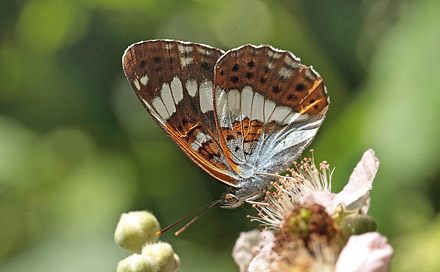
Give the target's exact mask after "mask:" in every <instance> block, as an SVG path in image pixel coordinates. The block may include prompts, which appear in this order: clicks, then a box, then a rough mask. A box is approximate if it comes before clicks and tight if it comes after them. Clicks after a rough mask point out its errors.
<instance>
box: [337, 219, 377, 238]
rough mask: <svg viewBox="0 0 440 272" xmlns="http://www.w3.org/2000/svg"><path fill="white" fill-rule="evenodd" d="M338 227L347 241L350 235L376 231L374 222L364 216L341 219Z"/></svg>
mask: <svg viewBox="0 0 440 272" xmlns="http://www.w3.org/2000/svg"><path fill="white" fill-rule="evenodd" d="M340 226H341V228H342V230H343V231H344V234H345V237H346V238H347V239H348V238H349V237H350V236H351V235H353V234H355V235H359V234H363V233H366V232H372V231H376V230H377V223H376V220H375V219H374V218H373V217H371V216H369V215H366V214H365V215H364V214H352V215H347V216H345V217H344V218H342V220H341V222H340Z"/></svg>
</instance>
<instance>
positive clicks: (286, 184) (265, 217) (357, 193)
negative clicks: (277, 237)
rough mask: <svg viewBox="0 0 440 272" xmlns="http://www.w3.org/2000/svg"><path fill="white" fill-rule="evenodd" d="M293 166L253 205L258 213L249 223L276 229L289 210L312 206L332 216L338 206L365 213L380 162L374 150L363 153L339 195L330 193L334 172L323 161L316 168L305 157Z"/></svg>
mask: <svg viewBox="0 0 440 272" xmlns="http://www.w3.org/2000/svg"><path fill="white" fill-rule="evenodd" d="M312 152H313V150H312ZM294 166H295V168H294V169H287V170H288V172H290V174H288V175H286V176H280V179H279V182H273V183H272V185H273V187H274V188H275V191H268V192H267V193H266V197H265V202H264V203H261V204H259V205H256V209H257V210H258V212H259V213H258V217H251V220H252V221H257V222H260V223H262V224H263V225H264V226H266V227H268V228H269V229H273V230H277V229H279V227H280V224H281V222H282V221H283V219H284V216H285V215H286V214H287V213H288V212H289V211H290V210H292V209H294V208H296V207H298V206H309V205H312V204H320V205H321V206H323V207H325V208H326V209H327V212H328V214H330V215H333V213H334V212H335V211H336V208H337V207H341V209H343V210H344V211H355V210H357V211H359V212H360V213H363V214H366V213H367V211H368V208H369V206H370V196H369V191H370V190H371V188H372V183H373V180H374V177H375V175H376V173H377V169H378V167H379V160H378V159H377V158H376V156H375V155H374V151H373V150H371V149H369V150H367V151H366V152H365V153H364V155H363V156H362V159H361V161H360V162H359V163H358V164H357V166H356V168H355V169H354V170H353V173H352V174H351V176H350V179H349V181H348V183H347V185H346V186H345V187H344V189H343V190H342V191H341V192H340V193H338V194H333V193H331V176H332V172H333V171H330V166H329V164H328V163H327V162H326V161H323V162H322V163H321V164H320V165H319V168H317V167H316V165H315V162H314V159H313V157H312V158H304V159H302V160H301V162H300V163H295V164H294Z"/></svg>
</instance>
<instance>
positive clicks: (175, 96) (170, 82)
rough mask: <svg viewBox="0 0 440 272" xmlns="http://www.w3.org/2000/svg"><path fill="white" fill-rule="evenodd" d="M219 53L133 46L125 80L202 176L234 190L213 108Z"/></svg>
mask: <svg viewBox="0 0 440 272" xmlns="http://www.w3.org/2000/svg"><path fill="white" fill-rule="evenodd" d="M223 53H224V52H223V51H222V50H220V49H217V48H214V47H210V46H206V45H202V44H196V43H187V42H180V41H173V40H152V41H145V42H139V43H136V44H133V45H132V46H130V47H129V48H128V49H127V50H126V51H125V53H124V56H123V67H124V72H125V75H126V77H127V79H128V81H129V82H130V84H131V86H132V88H133V90H134V91H135V93H136V95H137V96H138V98H139V99H140V101H141V102H142V104H143V105H144V107H145V108H146V109H147V111H148V112H149V113H150V114H151V116H152V117H153V118H154V120H155V121H156V122H157V123H158V124H159V125H160V126H161V128H162V129H163V130H164V131H165V132H166V133H167V134H168V135H169V136H170V138H171V139H172V140H173V141H174V142H175V143H176V144H177V145H178V146H179V147H180V148H181V149H182V150H183V151H184V152H185V154H186V155H187V156H188V157H189V158H190V159H191V160H192V161H194V162H195V163H196V164H197V165H199V166H200V167H201V168H202V169H203V170H205V171H206V172H208V173H209V174H211V175H212V176H214V177H215V178H217V179H218V180H220V181H222V182H224V183H225V184H227V185H230V186H236V184H237V177H238V176H237V174H236V173H235V172H234V171H233V170H232V169H231V167H230V166H229V164H228V162H227V160H226V158H225V156H224V154H223V151H222V148H221V146H220V143H219V138H218V133H217V128H216V123H215V118H214V111H213V110H214V107H213V91H212V90H213V88H212V85H213V70H214V65H215V63H216V62H217V60H218V59H219V58H220V56H222V54H223Z"/></svg>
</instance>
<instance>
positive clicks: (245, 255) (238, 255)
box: [232, 230, 274, 272]
mask: <svg viewBox="0 0 440 272" xmlns="http://www.w3.org/2000/svg"><path fill="white" fill-rule="evenodd" d="M273 239H274V235H273V233H272V232H270V231H259V230H252V231H248V232H242V233H240V237H238V239H237V241H236V242H235V245H234V248H233V249H232V257H233V258H234V260H235V262H236V263H237V265H238V266H239V267H240V272H244V271H248V266H249V263H250V262H251V260H252V259H253V258H254V257H255V255H257V254H258V253H259V252H260V251H261V249H262V248H263V247H264V246H265V245H266V244H268V243H270V242H271V241H273Z"/></svg>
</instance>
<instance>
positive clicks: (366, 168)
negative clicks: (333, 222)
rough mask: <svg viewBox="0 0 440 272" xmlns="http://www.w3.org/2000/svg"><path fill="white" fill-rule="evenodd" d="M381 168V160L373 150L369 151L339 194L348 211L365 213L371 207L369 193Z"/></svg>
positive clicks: (340, 201) (340, 200)
mask: <svg viewBox="0 0 440 272" xmlns="http://www.w3.org/2000/svg"><path fill="white" fill-rule="evenodd" d="M378 168H379V160H378V159H377V158H376V156H375V155H374V151H373V150H372V149H368V150H367V151H366V152H365V153H364V155H363V156H362V159H361V161H360V162H359V163H358V164H357V165H356V167H355V168H354V170H353V173H352V174H351V176H350V179H349V181H348V183H347V185H345V187H344V189H343V190H342V191H341V192H340V193H339V194H338V199H339V203H341V204H342V205H344V206H349V205H350V204H352V205H350V206H349V207H348V209H357V208H360V209H361V210H362V211H363V212H364V213H366V212H367V211H368V208H369V206H370V196H369V193H370V192H369V191H370V190H371V188H372V184H373V180H374V177H375V176H376V173H377V169H378Z"/></svg>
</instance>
